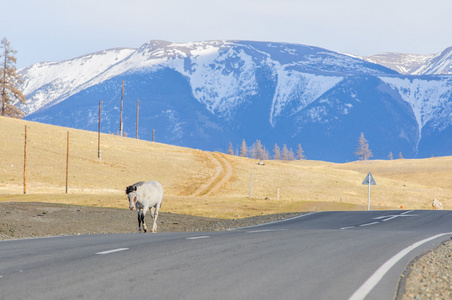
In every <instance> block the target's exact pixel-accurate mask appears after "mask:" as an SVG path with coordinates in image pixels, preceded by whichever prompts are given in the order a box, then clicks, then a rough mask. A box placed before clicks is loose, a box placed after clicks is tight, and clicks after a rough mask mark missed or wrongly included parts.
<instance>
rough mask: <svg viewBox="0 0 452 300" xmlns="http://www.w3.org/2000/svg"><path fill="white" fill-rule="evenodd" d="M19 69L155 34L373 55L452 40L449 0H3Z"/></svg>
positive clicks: (1, 32)
mask: <svg viewBox="0 0 452 300" xmlns="http://www.w3.org/2000/svg"><path fill="white" fill-rule="evenodd" d="M0 11H2V14H1V17H0V38H3V37H6V38H7V39H8V41H9V42H10V44H11V47H12V48H13V49H15V50H16V51H17V54H16V57H17V63H16V67H17V68H22V67H26V66H29V65H32V64H34V63H37V62H43V61H61V60H66V59H71V58H75V57H78V56H82V55H85V54H89V53H92V52H96V51H100V50H106V49H111V48H118V47H129V48H138V47H140V46H141V45H142V44H144V43H146V42H148V41H149V40H166V41H171V42H190V41H202V40H253V41H272V42H288V43H297V44H304V45H311V46H317V47H322V48H326V49H329V50H332V51H336V52H341V53H350V54H355V55H361V56H368V55H372V54H377V53H382V52H401V53H414V54H436V53H439V52H441V51H443V50H444V49H445V48H447V47H450V46H452V34H451V31H450V30H451V28H452V16H451V12H452V1H451V0H428V1H426V0H221V1H219V0H0Z"/></svg>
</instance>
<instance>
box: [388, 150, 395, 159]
mask: <svg viewBox="0 0 452 300" xmlns="http://www.w3.org/2000/svg"><path fill="white" fill-rule="evenodd" d="M393 158H394V157H393V156H392V152H389V155H388V159H389V160H393Z"/></svg>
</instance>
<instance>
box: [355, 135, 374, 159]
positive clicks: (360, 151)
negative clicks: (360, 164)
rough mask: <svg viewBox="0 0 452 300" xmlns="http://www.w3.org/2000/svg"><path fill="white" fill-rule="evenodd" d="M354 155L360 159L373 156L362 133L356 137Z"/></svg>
mask: <svg viewBox="0 0 452 300" xmlns="http://www.w3.org/2000/svg"><path fill="white" fill-rule="evenodd" d="M355 155H356V156H358V157H359V159H360V160H368V159H369V158H371V157H372V156H373V154H372V151H371V150H370V149H369V143H368V142H367V140H366V139H365V138H364V133H362V132H361V135H360V137H359V139H358V148H357V149H356V152H355Z"/></svg>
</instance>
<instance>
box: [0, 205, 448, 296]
mask: <svg viewBox="0 0 452 300" xmlns="http://www.w3.org/2000/svg"><path fill="white" fill-rule="evenodd" d="M451 235H452V211H371V212H322V213H313V214H309V215H305V216H302V217H298V218H294V219H291V220H287V221H283V222H278V223H273V224H266V225H261V226H257V227H252V228H244V229H240V230H233V231H227V232H199V233H196V232H195V233H194V232H190V233H157V234H115V235H91V236H65V237H55V238H40V239H30V240H15V241H2V242H0V299H75V298H81V299H151V298H152V299H272V300H273V299H393V297H394V294H395V292H396V289H397V283H398V280H399V277H400V275H401V274H402V272H403V270H404V269H405V267H406V265H407V264H408V263H409V261H411V260H412V259H413V258H415V257H416V256H418V255H420V254H422V253H424V252H426V251H428V250H429V249H432V248H435V247H437V246H438V245H439V244H440V243H441V242H443V241H445V240H448V239H450V236H451Z"/></svg>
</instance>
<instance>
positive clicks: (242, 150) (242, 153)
mask: <svg viewBox="0 0 452 300" xmlns="http://www.w3.org/2000/svg"><path fill="white" fill-rule="evenodd" d="M247 154H248V149H247V148H246V142H245V139H243V141H242V146H241V147H240V156H241V157H246V155H247Z"/></svg>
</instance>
